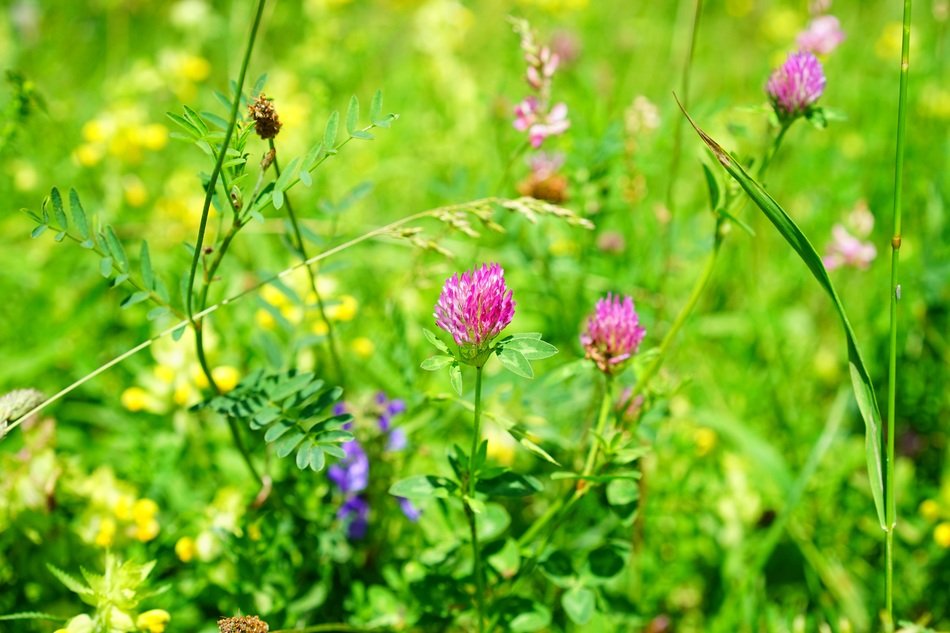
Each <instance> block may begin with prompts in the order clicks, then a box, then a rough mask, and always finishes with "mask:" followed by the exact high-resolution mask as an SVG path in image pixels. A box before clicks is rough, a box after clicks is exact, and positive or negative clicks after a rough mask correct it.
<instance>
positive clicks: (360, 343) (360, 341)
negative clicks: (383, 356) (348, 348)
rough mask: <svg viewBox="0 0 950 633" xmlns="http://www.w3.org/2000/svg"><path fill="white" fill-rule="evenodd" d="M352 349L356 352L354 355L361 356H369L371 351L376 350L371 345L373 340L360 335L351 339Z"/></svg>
mask: <svg viewBox="0 0 950 633" xmlns="http://www.w3.org/2000/svg"><path fill="white" fill-rule="evenodd" d="M352 346H353V351H354V352H356V355H357V356H359V357H361V358H369V357H370V356H372V355H373V352H375V351H376V346H375V345H373V341H371V340H370V339H368V338H366V337H365V336H360V337H357V338H355V339H353V343H352Z"/></svg>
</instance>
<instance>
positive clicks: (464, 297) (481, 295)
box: [434, 263, 515, 350]
mask: <svg viewBox="0 0 950 633" xmlns="http://www.w3.org/2000/svg"><path fill="white" fill-rule="evenodd" d="M514 315H515V302H514V301H513V300H512V298H511V290H509V289H508V286H507V285H506V284H505V271H504V270H503V269H502V267H501V266H499V265H498V264H494V263H493V264H484V265H483V266H482V267H481V268H476V269H474V270H471V271H466V272H464V273H462V274H461V275H452V277H450V278H449V279H447V280H446V281H445V285H444V286H443V287H442V294H441V295H439V301H438V302H437V303H436V304H435V314H434V316H435V323H436V325H438V326H439V327H440V328H442V329H443V330H445V331H446V332H448V333H449V334H451V335H452V338H453V339H455V342H456V343H457V344H458V345H460V346H463V345H464V346H471V347H474V348H476V349H477V350H483V349H484V348H485V346H486V345H487V344H488V343H490V342H491V340H492V339H493V338H495V337H496V336H498V334H499V333H500V332H501V331H502V330H503V329H505V327H507V325H508V324H509V323H511V319H512V318H513V317H514Z"/></svg>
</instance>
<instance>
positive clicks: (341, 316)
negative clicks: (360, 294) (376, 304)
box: [327, 295, 359, 321]
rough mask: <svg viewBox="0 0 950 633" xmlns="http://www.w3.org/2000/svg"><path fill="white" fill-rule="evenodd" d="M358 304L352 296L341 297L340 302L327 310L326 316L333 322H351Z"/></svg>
mask: <svg viewBox="0 0 950 633" xmlns="http://www.w3.org/2000/svg"><path fill="white" fill-rule="evenodd" d="M358 305H359V303H358V302H357V301H356V297H354V296H352V295H341V296H340V302H339V303H338V304H336V305H333V306H329V307H328V308H327V316H328V317H329V318H331V319H333V320H335V321H352V320H353V319H354V318H355V317H356V308H357V306H358Z"/></svg>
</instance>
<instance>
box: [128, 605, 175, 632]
mask: <svg viewBox="0 0 950 633" xmlns="http://www.w3.org/2000/svg"><path fill="white" fill-rule="evenodd" d="M171 619H172V616H171V615H169V614H168V611H165V610H164V609H152V610H151V611H146V612H144V613H141V614H139V617H138V618H136V620H135V626H136V627H138V628H139V629H141V630H143V631H147V632H148V633H163V631H164V630H165V625H166V624H168V621H169V620H171Z"/></svg>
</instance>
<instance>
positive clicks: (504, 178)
mask: <svg viewBox="0 0 950 633" xmlns="http://www.w3.org/2000/svg"><path fill="white" fill-rule="evenodd" d="M530 146H531V143H530V142H529V141H525V142H524V143H522V144H521V145H519V146H518V149H516V150H515V151H514V153H512V155H511V157H510V158H509V159H508V163H507V164H506V165H505V171H503V172H502V173H501V178H499V180H498V185H496V186H495V191H497V192H499V193H501V192H502V190H503V189H504V188H505V187H506V186H507V185H508V181H509V180H510V179H511V168H512V167H514V165H515V161H517V160H518V159H519V158H520V157H521V156H522V155H524V153H525V151H526V150H527V149H528V147H530Z"/></svg>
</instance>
